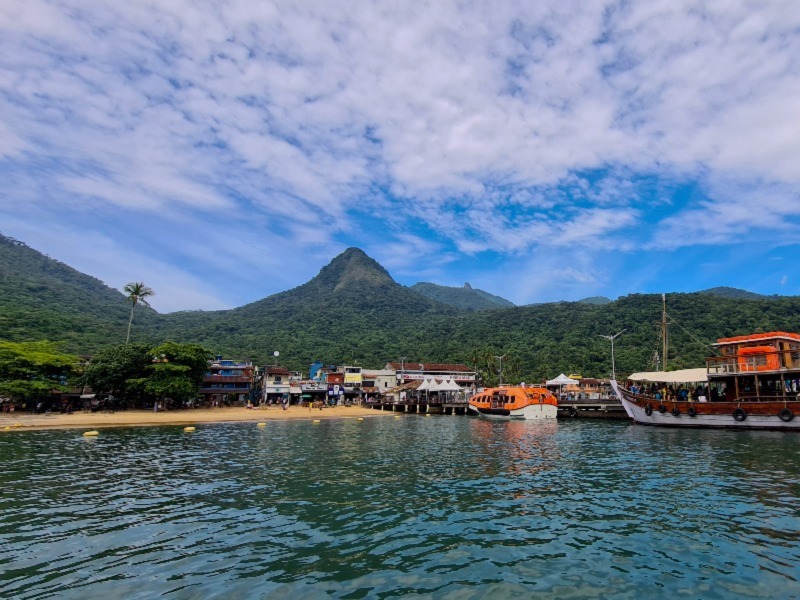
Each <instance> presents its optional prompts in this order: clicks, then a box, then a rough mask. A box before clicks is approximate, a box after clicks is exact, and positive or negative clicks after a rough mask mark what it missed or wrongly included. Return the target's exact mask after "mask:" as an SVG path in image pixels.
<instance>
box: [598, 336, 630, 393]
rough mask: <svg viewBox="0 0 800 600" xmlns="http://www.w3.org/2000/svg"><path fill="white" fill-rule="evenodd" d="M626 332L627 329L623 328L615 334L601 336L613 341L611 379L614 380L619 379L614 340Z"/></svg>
mask: <svg viewBox="0 0 800 600" xmlns="http://www.w3.org/2000/svg"><path fill="white" fill-rule="evenodd" d="M624 332H625V330H624V329H623V330H622V331H620V332H619V333H615V334H614V335H601V336H600V337H601V338H605V339H607V340H610V341H611V379H613V380H614V381H616V380H617V371H616V368H615V366H614V340H615V339H617V338H618V337H619V336H621V335H622V334H623V333H624Z"/></svg>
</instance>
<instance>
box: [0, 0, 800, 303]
mask: <svg viewBox="0 0 800 600" xmlns="http://www.w3.org/2000/svg"><path fill="white" fill-rule="evenodd" d="M798 28H800V11H797V10H796V7H795V6H794V4H793V2H791V1H789V0H786V1H780V0H775V1H771V2H766V3H761V4H759V5H758V6H754V5H751V4H748V3H746V2H732V3H717V2H701V3H697V2H688V1H678V2H676V1H674V0H669V1H668V0H661V1H655V2H647V3H629V2H621V1H619V2H617V1H607V2H594V3H585V2H577V1H558V2H556V1H552V2H538V3H533V4H532V5H530V6H525V5H519V4H513V3H512V4H504V3H500V4H498V3H490V2H473V3H466V4H465V3H457V2H449V1H445V2H439V3H435V4H433V5H428V6H426V7H424V8H423V7H420V6H413V7H412V6H410V5H402V4H393V5H387V4H385V3H381V2H377V1H376V2H362V3H358V4H355V3H344V4H342V3H319V2H316V3H314V2H282V1H280V2H270V3H255V4H254V3H252V2H245V1H244V0H242V1H238V0H231V1H229V2H225V3H216V4H209V5H203V6H198V5H196V4H195V3H193V2H189V1H188V0H174V1H172V2H168V3H153V2H149V1H145V0H141V1H139V0H134V1H132V2H126V3H116V4H111V5H103V4H97V3H94V2H88V1H83V0H72V1H71V2H69V3H67V4H64V3H61V2H50V1H47V0H25V1H22V0H7V1H6V2H5V3H3V4H2V6H0V115H2V116H0V174H2V176H3V181H4V186H3V188H4V189H3V190H2V191H0V198H2V205H1V206H0V211H2V213H3V214H5V215H10V214H11V213H13V212H14V210H15V209H14V203H15V202H16V201H19V200H20V199H24V200H25V201H26V202H28V203H31V204H35V205H37V206H38V207H39V208H40V213H39V214H41V215H47V216H46V217H45V219H46V220H47V219H50V220H51V221H52V222H53V223H59V224H60V225H61V226H62V227H64V228H70V227H72V228H73V231H74V228H76V227H80V228H81V230H82V231H86V230H87V228H88V229H90V230H91V232H92V233H93V234H95V235H103V231H104V230H106V229H108V228H109V227H113V228H116V229H119V228H121V227H122V226H123V225H124V223H126V222H130V223H134V222H135V223H137V224H140V225H142V226H145V227H148V225H147V224H148V223H150V225H149V228H150V229H152V230H154V231H159V232H163V233H164V234H165V235H169V233H168V232H169V231H174V232H180V235H181V236H185V237H182V238H181V239H182V240H184V243H183V246H190V247H193V246H194V245H195V244H196V243H197V241H198V239H205V240H206V242H205V243H206V245H207V246H209V247H210V248H211V249H210V250H209V251H208V252H207V253H205V252H204V253H199V252H196V251H182V252H181V251H177V250H170V252H175V255H176V257H177V258H174V259H173V258H167V255H164V254H160V255H156V254H154V251H152V250H149V249H148V248H138V249H137V252H138V253H140V254H142V255H143V257H145V258H147V257H150V259H151V262H149V263H148V261H147V260H143V261H141V262H140V265H142V266H141V268H147V269H148V270H150V269H155V268H156V263H155V262H153V261H156V260H159V261H167V262H168V263H169V265H170V268H172V269H174V270H175V271H176V272H177V271H180V272H182V273H184V274H185V275H186V276H190V277H196V276H197V275H196V273H198V272H200V268H199V266H198V265H199V264H201V263H198V262H197V261H205V263H204V264H205V265H206V267H207V268H211V266H212V265H213V268H214V269H216V270H217V272H218V275H217V278H218V279H221V276H220V274H221V273H222V272H223V270H224V269H225V268H226V267H225V266H224V263H225V261H223V260H219V261H217V260H216V259H215V256H227V255H229V254H235V253H236V252H241V253H243V255H245V256H250V257H261V259H263V260H258V261H256V263H257V264H256V265H254V266H252V270H251V271H250V273H251V274H252V277H253V278H255V279H259V278H261V279H264V280H265V279H270V280H272V281H274V282H276V285H278V283H291V280H292V277H295V278H297V279H296V281H297V282H300V281H302V279H299V278H300V277H304V276H305V275H306V274H308V272H309V271H314V267H309V266H308V263H305V264H301V261H300V259H299V258H295V257H297V256H298V255H300V254H302V255H305V256H306V257H307V260H313V261H321V262H324V261H325V260H327V259H329V258H330V251H331V250H334V249H339V248H343V247H346V246H347V245H360V246H364V247H365V249H366V250H367V251H368V252H370V253H371V254H373V255H374V256H376V257H378V256H380V257H382V260H383V261H385V262H384V264H387V266H388V265H391V266H392V267H396V268H397V269H399V270H401V271H403V272H405V271H404V270H405V269H408V268H409V267H408V265H412V264H413V263H414V262H425V263H426V264H428V265H435V264H438V265H441V267H442V271H441V273H444V269H445V265H447V264H450V263H453V262H458V261H459V260H462V259H460V258H459V254H463V255H465V256H467V257H472V258H473V259H475V261H476V262H475V265H477V266H475V269H476V272H477V273H480V272H481V268H487V267H485V266H483V267H481V266H480V265H478V262H477V259H478V258H479V257H480V256H481V255H483V254H486V253H488V254H491V255H492V256H497V255H500V256H510V257H512V258H513V257H520V256H524V255H526V254H533V253H541V252H542V251H545V250H546V251H547V253H548V254H549V255H550V256H552V260H553V263H552V264H551V265H550V266H549V267H547V268H546V269H545V268H539V267H532V268H534V270H535V272H536V273H537V274H538V275H540V276H546V275H548V273H553V274H555V273H558V272H561V273H562V274H568V272H567V271H566V270H565V269H566V267H565V266H563V265H562V266H561V267H559V266H558V264H557V263H558V262H559V260H560V261H563V262H564V263H566V262H567V261H569V260H572V259H573V258H574V256H575V253H576V252H583V251H588V253H587V254H586V257H587V258H586V262H585V264H584V267H583V268H582V269H581V270H580V272H581V273H590V272H591V271H592V269H602V268H603V266H602V265H600V264H598V263H597V262H596V261H595V260H593V259H592V256H596V253H595V254H593V253H592V249H597V250H602V251H619V252H625V253H629V252H632V251H634V250H636V249H637V248H641V247H646V248H653V249H657V248H661V249H675V248H679V247H691V246H696V245H698V244H728V243H735V242H737V241H739V240H741V239H742V238H743V237H745V236H753V237H757V238H759V239H762V240H764V241H765V242H764V243H767V244H772V243H775V244H785V243H789V242H791V241H792V239H793V236H794V231H796V230H797V228H798V225H800V171H798V169H797V164H796V163H797V160H796V158H797V156H800V119H798V115H800V38H799V37H798V36H797V31H798ZM676 181H690V182H692V184H693V186H694V188H695V189H697V190H700V191H701V193H699V194H697V195H694V196H692V197H679V196H678V193H679V192H677V191H676V189H677V187H674V186H673V185H672V184H673V182H676ZM376 220H378V221H379V222H380V223H381V225H380V228H381V231H382V232H383V234H384V235H383V237H382V238H381V239H380V241H377V240H376V237H375V235H374V230H375V227H374V223H375V221H376ZM112 224H113V225H112ZM9 233H12V234H13V233H14V232H13V231H10V232H9ZM176 235H177V234H176ZM794 239H796V236H794ZM116 243H118V244H123V243H124V242H123V241H121V240H118V241H117V242H116ZM155 245H160V246H162V248H163V249H168V248H176V247H178V246H179V245H180V244H178V243H177V239H176V240H173V243H171V244H170V243H166V242H165V243H163V244H155ZM289 247H290V248H291V249H292V258H290V259H289V258H286V259H285V260H286V265H288V266H290V267H291V269H287V268H286V266H283V267H282V266H280V265H279V263H280V258H279V256H284V257H285V256H286V255H287V253H286V250H287V248H289ZM112 254H113V253H112ZM202 254H210V255H212V256H211V257H209V256H200V255H202ZM170 256H171V255H170ZM267 257H269V258H267ZM114 258H115V259H116V257H114ZM463 260H466V259H463ZM245 262H246V261H245ZM165 264H166V263H165ZM460 264H466V263H464V262H462V263H460ZM512 264H517V263H514V262H513V261H512ZM146 265H149V266H146ZM161 266H162V267H163V266H164V265H163V264H162V265H161ZM318 266H319V264H318V263H317V264H316V267H318ZM118 268H119V267H118V263H117V262H116V260H112V259H111V255H109V259H108V260H107V263H106V266H105V267H104V269H105V271H104V272H109V273H110V272H111V271H112V270H113V269H118ZM153 272H155V271H153ZM436 272H437V271H436V269H434V270H433V271H431V273H432V274H434V273H436ZM287 273H290V274H289V275H287ZM581 277H583V275H579V276H576V277H574V279H575V280H576V281H580V280H581ZM142 278H143V277H138V278H137V279H142ZM244 279H246V278H243V279H242V280H243V281H244ZM246 287H247V286H245V284H242V288H241V291H240V292H237V293H238V294H245V291H244V290H245V288H246ZM247 289H250V290H251V291H252V290H253V288H252V287H249V288H247ZM279 289H280V288H277V287H276V288H274V289H272V290H271V291H279ZM263 291H270V290H269V289H266V290H265V289H264V288H258V293H261V292H263ZM529 293H530V294H533V295H532V296H530V299H531V300H534V299H535V298H536V294H539V293H540V291H539V290H538V289H536V287H535V286H530V287H529ZM250 299H254V298H253V297H250ZM516 300H517V301H519V300H520V298H516ZM214 302H215V301H214V300H213V299H208V306H213V305H215V304H214ZM173 304H177V302H176V303H173Z"/></svg>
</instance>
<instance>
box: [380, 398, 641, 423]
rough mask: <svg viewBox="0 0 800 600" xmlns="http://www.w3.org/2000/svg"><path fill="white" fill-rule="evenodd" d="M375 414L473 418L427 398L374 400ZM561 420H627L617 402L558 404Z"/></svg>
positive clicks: (460, 406) (458, 405) (454, 404)
mask: <svg viewBox="0 0 800 600" xmlns="http://www.w3.org/2000/svg"><path fill="white" fill-rule="evenodd" d="M367 406H368V407H370V408H372V409H373V410H384V411H391V412H397V413H407V414H434V415H458V416H463V415H474V413H471V412H470V410H469V408H468V403H467V402H465V401H463V400H451V401H437V400H434V399H431V400H426V399H424V398H420V399H419V400H417V399H410V400H400V401H393V400H389V399H385V400H375V401H373V402H370V403H368V404H367ZM558 418H559V419H628V415H627V413H626V412H625V409H624V408H622V404H621V403H620V401H619V400H618V399H616V398H602V399H598V400H562V401H561V402H559V404H558Z"/></svg>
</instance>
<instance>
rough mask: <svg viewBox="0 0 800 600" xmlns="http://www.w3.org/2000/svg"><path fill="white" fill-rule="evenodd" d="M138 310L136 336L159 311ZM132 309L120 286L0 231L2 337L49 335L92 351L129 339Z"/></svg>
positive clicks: (77, 348) (71, 348) (26, 338)
mask: <svg viewBox="0 0 800 600" xmlns="http://www.w3.org/2000/svg"><path fill="white" fill-rule="evenodd" d="M136 313H137V314H136V325H137V326H141V327H140V328H139V329H134V330H133V332H134V336H133V337H134V339H136V338H137V334H139V333H142V334H143V333H144V332H145V331H146V330H147V329H148V328H149V327H150V326H152V324H153V323H154V319H155V317H156V316H157V315H156V313H155V311H153V310H150V309H149V308H147V307H146V306H138V307H137V309H136ZM129 315H130V304H129V303H128V301H127V300H126V298H125V296H124V295H123V294H122V293H121V292H119V291H117V290H114V289H112V288H110V287H108V286H107V285H105V284H104V283H103V282H102V281H100V280H99V279H95V278H94V277H90V276H88V275H84V274H83V273H80V272H79V271H76V270H75V269H73V268H72V267H69V266H67V265H65V264H63V263H61V262H58V261H56V260H53V259H52V258H50V257H48V256H45V255H44V254H42V253H40V252H37V251H36V250H33V249H32V248H29V247H28V246H26V245H25V244H23V243H22V242H19V241H17V240H15V239H13V238H9V237H6V236H3V235H2V234H0V338H2V339H5V340H9V341H34V340H41V339H49V340H52V341H59V342H63V345H64V347H65V349H66V350H69V351H71V352H76V353H79V354H80V353H91V352H94V351H96V350H97V349H99V348H101V347H105V346H107V345H109V344H114V343H121V342H124V341H125V331H126V328H127V325H128V316H129Z"/></svg>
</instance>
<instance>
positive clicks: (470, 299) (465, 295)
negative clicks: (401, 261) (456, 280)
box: [409, 283, 514, 310]
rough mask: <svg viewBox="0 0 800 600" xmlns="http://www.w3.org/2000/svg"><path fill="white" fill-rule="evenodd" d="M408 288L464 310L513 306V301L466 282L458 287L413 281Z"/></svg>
mask: <svg viewBox="0 0 800 600" xmlns="http://www.w3.org/2000/svg"><path fill="white" fill-rule="evenodd" d="M409 289H410V290H411V291H412V292H416V293H418V294H420V295H422V296H425V297H426V298H430V299H431V300H435V301H436V302H441V303H442V304H447V305H449V306H455V307H456V308H461V309H464V310H487V309H492V308H510V307H512V306H514V303H513V302H510V301H508V300H506V299H505V298H501V297H500V296H495V295H493V294H490V293H489V292H484V291H483V290H476V289H473V287H472V286H470V284H468V283H465V284H464V287H460V288H457V287H447V286H444V285H436V284H435V283H415V284H414V285H412V286H411V287H410V288H409Z"/></svg>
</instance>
